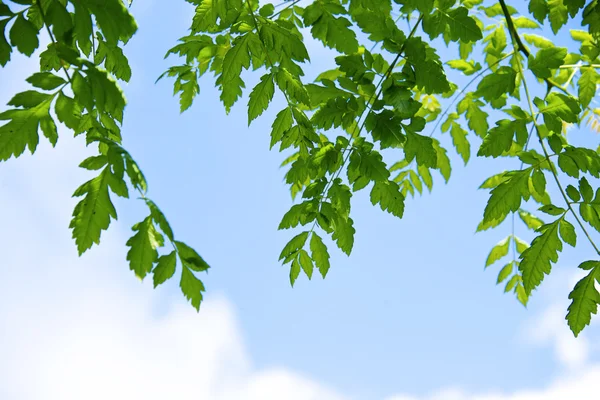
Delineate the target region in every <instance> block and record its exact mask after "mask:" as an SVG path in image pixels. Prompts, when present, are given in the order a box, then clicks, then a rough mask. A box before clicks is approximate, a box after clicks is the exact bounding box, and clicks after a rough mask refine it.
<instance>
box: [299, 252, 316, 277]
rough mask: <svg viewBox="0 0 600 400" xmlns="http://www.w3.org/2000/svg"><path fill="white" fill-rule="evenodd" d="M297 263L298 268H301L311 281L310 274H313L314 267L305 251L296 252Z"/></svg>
mask: <svg viewBox="0 0 600 400" xmlns="http://www.w3.org/2000/svg"><path fill="white" fill-rule="evenodd" d="M298 261H299V262H300V266H301V267H302V270H303V271H304V273H305V274H306V276H308V279H311V278H312V274H313V269H314V265H313V262H312V260H311V259H310V256H309V255H308V253H307V252H306V250H304V249H302V250H300V251H299V252H298Z"/></svg>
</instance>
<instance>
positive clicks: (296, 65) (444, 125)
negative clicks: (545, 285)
mask: <svg viewBox="0 0 600 400" xmlns="http://www.w3.org/2000/svg"><path fill="white" fill-rule="evenodd" d="M186 1H187V2H188V3H191V4H192V5H193V6H194V7H195V12H194V13H193V18H192V20H191V21H190V23H191V26H190V29H189V31H188V32H187V35H186V36H183V37H181V39H180V40H179V42H178V43H177V44H175V45H174V47H173V48H171V49H170V50H168V51H167V53H166V56H165V57H172V59H173V60H177V61H173V63H176V64H177V65H174V66H172V67H170V68H169V69H168V70H167V71H165V73H164V74H163V75H161V76H160V77H159V79H161V78H170V79H171V80H172V81H173V85H174V93H175V94H176V95H177V96H178V97H179V102H180V108H181V112H184V111H186V110H188V109H189V108H190V107H191V106H192V104H193V103H194V102H195V101H197V97H198V96H199V95H200V88H201V84H202V85H210V84H214V85H216V87H217V88H218V90H219V92H220V100H221V101H222V103H223V106H224V107H225V109H226V111H227V112H229V110H231V108H232V107H234V105H236V103H238V102H239V101H240V99H244V100H246V99H247V104H244V105H243V106H244V107H247V114H248V124H251V123H252V122H253V121H254V120H255V119H257V118H259V117H260V116H261V115H262V114H263V113H264V112H265V110H267V108H269V107H276V108H277V110H278V113H277V114H276V117H275V119H274V120H273V122H272V130H271V132H270V137H271V142H270V143H271V148H276V149H277V150H278V151H280V152H284V153H285V157H286V158H285V160H284V161H283V163H282V166H283V167H285V168H286V171H287V172H286V175H285V180H286V183H287V184H288V185H289V186H290V190H291V195H292V198H293V199H294V200H295V204H294V205H292V206H291V208H290V209H289V211H288V212H287V213H285V215H283V217H282V219H281V223H280V225H279V229H290V230H292V229H293V230H294V233H292V234H290V237H291V239H290V240H289V242H288V243H287V244H286V245H285V247H284V248H283V250H282V251H281V255H280V257H279V259H280V261H281V262H282V263H283V264H285V265H288V266H289V269H290V282H291V284H292V285H293V284H294V282H295V281H296V280H297V279H298V277H299V276H300V274H302V273H303V274H305V275H306V276H307V277H308V278H309V279H310V278H311V277H312V275H313V274H314V273H315V270H317V271H318V273H319V274H320V275H322V276H323V277H325V276H326V275H327V272H328V270H329V269H330V268H331V265H330V261H329V260H330V255H329V252H330V248H331V247H332V246H337V247H338V248H339V249H340V250H341V251H342V252H343V253H346V254H348V255H350V253H351V252H352V248H353V245H354V235H355V228H354V224H353V220H352V213H351V203H352V197H353V195H354V194H355V193H356V192H359V191H361V190H363V189H365V190H366V191H368V192H369V197H370V200H371V203H372V204H373V205H374V206H378V207H380V208H381V210H383V211H386V212H388V213H390V214H392V216H394V217H397V218H402V216H403V215H404V213H405V212H410V210H409V209H407V210H405V200H406V198H407V197H409V196H413V197H414V196H416V195H418V194H421V193H423V192H424V191H425V190H428V191H431V190H432V188H433V184H434V180H442V181H445V182H448V180H449V179H450V175H451V162H450V158H449V156H448V151H456V152H457V154H458V155H459V156H460V157H461V158H462V160H463V162H464V164H465V165H466V164H468V162H469V160H470V158H471V155H472V147H474V148H475V149H476V156H477V157H487V158H500V157H503V158H508V159H514V160H516V162H517V165H519V164H520V167H519V168H517V169H514V170H509V171H498V173H497V174H495V175H493V176H491V177H489V179H487V180H485V182H483V183H482V184H481V187H480V188H481V189H484V190H489V200H488V201H487V204H485V205H482V209H483V217H482V220H481V223H480V224H479V226H478V227H477V230H478V231H484V230H488V229H492V228H496V227H498V226H499V225H501V224H503V223H510V224H511V227H512V228H511V230H512V233H511V234H510V235H509V236H508V237H506V238H504V239H502V240H501V241H500V242H499V243H498V244H496V245H495V246H494V247H493V248H492V250H491V251H490V253H489V256H488V258H487V260H486V261H485V265H486V267H488V266H492V265H494V264H496V263H497V262H499V261H501V260H503V259H508V262H507V263H505V265H504V266H503V267H501V268H500V269H499V273H498V277H497V282H498V283H503V284H504V285H505V286H504V288H505V289H504V290H505V292H511V293H514V294H515V296H516V298H517V300H518V301H519V302H521V303H522V304H523V305H526V304H527V302H528V299H529V297H530V296H531V295H532V292H533V291H534V290H535V289H536V288H538V286H539V285H540V284H541V283H542V282H543V280H544V278H545V277H546V275H548V274H550V273H551V271H552V266H553V265H554V264H556V263H557V262H558V260H559V254H560V252H561V251H562V249H563V246H564V245H565V244H567V245H569V246H573V247H575V246H591V248H593V250H594V251H595V252H596V253H597V254H598V258H597V259H596V260H581V264H580V265H579V268H580V269H582V270H583V271H585V276H584V277H583V278H582V279H581V280H580V281H579V282H577V284H576V285H575V287H574V288H573V290H572V292H571V294H570V295H569V298H570V300H571V304H570V306H569V308H568V311H567V314H566V319H567V322H568V324H569V326H570V328H571V330H572V331H573V333H574V334H575V335H576V336H577V335H578V334H579V333H580V332H581V331H582V330H583V329H584V328H585V326H587V325H588V324H589V323H590V320H591V317H592V314H595V313H596V312H597V308H598V304H599V303H600V293H599V292H598V289H597V286H596V284H597V283H598V282H600V249H599V244H597V243H598V232H600V188H598V187H594V186H595V185H596V186H597V182H598V181H597V180H595V179H594V178H596V179H597V178H598V177H599V176H600V154H599V151H600V148H599V149H595V148H592V147H591V146H587V147H586V146H581V145H579V146H578V145H575V144H574V143H572V142H570V141H569V139H568V136H567V134H566V132H567V129H569V127H570V126H571V125H573V124H577V125H580V126H587V129H588V131H590V132H593V131H596V130H598V127H599V126H600V109H596V108H594V106H593V104H594V99H595V97H596V89H597V84H598V82H599V80H600V77H599V74H598V72H597V71H596V70H597V68H600V60H599V56H600V3H599V2H598V0H592V1H586V0H573V1H571V0H530V1H526V2H515V4H514V7H513V6H511V5H510V4H507V2H506V1H505V0H498V1H484V0H393V1H391V0H306V1H300V0H294V1H284V2H282V3H277V4H273V3H267V2H261V3H260V4H259V1H258V0H186ZM516 3H518V4H516ZM128 6H129V4H128V3H127V2H123V1H122V0H13V1H11V2H6V1H2V0H0V33H1V34H0V65H2V66H5V65H6V64H7V63H9V62H10V61H11V58H12V57H13V56H14V53H16V52H18V53H22V54H24V55H26V56H32V55H33V54H34V53H35V52H36V50H38V48H39V46H40V36H42V35H44V36H46V37H47V38H49V44H48V46H47V47H46V48H45V49H43V51H41V52H38V53H39V65H40V69H39V72H36V73H34V74H33V75H32V76H30V77H29V78H27V82H28V83H29V84H30V85H31V87H32V88H31V89H30V90H26V91H24V92H21V93H17V94H15V95H14V97H13V98H12V99H11V100H10V101H9V103H8V106H10V107H11V108H9V109H7V110H6V111H4V112H2V113H0V120H2V121H3V122H2V124H3V125H2V126H0V160H2V161H6V160H8V159H10V158H12V157H19V156H21V155H22V154H23V153H24V152H25V150H26V149H28V150H29V151H30V152H31V153H34V152H35V150H36V147H37V145H38V143H39V140H40V133H41V134H42V135H43V136H44V137H45V138H46V139H47V140H48V141H49V142H50V143H51V144H52V145H53V146H54V145H55V144H56V143H57V140H58V136H59V135H58V132H59V128H58V127H61V126H62V127H63V128H61V129H66V130H70V131H72V132H73V134H74V135H84V136H85V139H86V141H87V144H88V145H93V146H95V148H97V155H95V156H92V157H89V158H87V159H85V160H83V161H82V162H81V164H80V167H81V168H85V169H87V170H91V171H97V176H96V177H95V178H93V179H91V180H90V181H88V182H85V183H83V184H82V185H81V186H80V187H79V188H78V189H77V190H76V191H75V192H74V196H75V197H78V198H81V200H80V201H79V203H78V204H77V206H76V207H75V210H74V211H73V217H72V219H71V222H70V228H71V229H72V232H73V238H74V240H75V244H76V246H77V249H78V251H79V254H83V253H84V252H85V251H87V250H88V249H90V248H91V247H92V246H93V245H94V244H96V245H97V244H99V243H100V239H101V235H102V232H103V231H105V230H107V229H108V227H109V225H110V223H111V221H112V220H115V219H116V218H117V212H116V209H115V207H114V205H113V198H114V197H115V196H119V197H125V198H128V197H129V196H130V195H131V196H137V197H140V198H141V200H142V202H143V204H144V206H145V207H146V208H147V217H146V218H144V219H143V220H142V221H140V222H139V223H137V224H135V225H134V226H133V228H132V229H133V235H132V236H131V238H130V239H129V240H128V241H127V243H126V244H127V246H128V248H129V250H128V253H127V261H128V263H129V266H130V269H131V270H132V271H133V272H134V274H135V275H136V276H137V277H139V278H142V279H143V278H144V277H146V276H147V275H149V274H151V275H152V279H153V282H154V286H155V287H156V286H158V285H161V284H162V283H164V282H166V281H167V280H169V279H171V278H173V277H174V276H175V273H176V271H177V270H178V269H179V271H180V273H179V278H177V279H179V285H180V288H181V291H182V292H183V294H184V295H185V297H186V298H187V299H188V300H189V301H190V302H191V304H192V305H193V306H194V307H195V308H196V309H199V307H200V304H201V302H202V298H203V297H202V296H203V293H204V292H205V287H204V285H203V283H202V281H201V280H200V279H199V277H198V273H199V272H203V271H206V270H207V269H208V268H209V264H208V263H207V262H206V261H205V260H204V259H203V258H202V257H201V255H200V254H199V252H198V251H196V250H195V249H193V248H192V247H190V246H189V245H187V244H186V243H185V242H183V241H182V240H180V238H179V237H178V236H176V235H175V233H174V232H173V230H172V228H171V227H170V225H169V222H168V220H167V217H166V216H165V215H164V214H163V212H162V211H161V209H160V208H159V207H158V205H157V204H155V203H154V202H153V201H152V200H151V198H150V197H148V194H147V182H146V178H145V176H144V174H143V173H142V169H141V167H140V166H139V165H138V164H137V163H136V161H135V160H134V158H133V157H132V155H131V154H130V153H129V152H128V151H127V150H126V149H125V148H124V147H123V146H122V131H121V125H122V122H123V118H124V114H125V112H124V111H125V106H126V101H125V98H124V96H123V92H122V90H121V87H120V85H121V83H122V82H127V81H129V79H130V78H131V76H132V70H131V68H130V65H129V63H128V59H127V56H126V52H125V51H124V49H125V47H126V46H125V45H126V44H127V42H128V41H129V40H130V39H131V37H132V36H133V35H134V34H135V32H136V30H137V24H136V21H135V19H134V16H133V15H132V14H131V13H130V9H129V7H128ZM515 7H516V8H515ZM546 33H548V34H549V35H547V36H549V37H545V36H544V34H546ZM552 34H553V35H556V36H559V35H560V36H564V35H570V37H571V39H572V40H571V41H570V43H571V46H569V47H568V48H567V47H558V46H557V45H556V44H555V40H553V38H552ZM307 35H311V36H312V37H313V38H314V39H316V40H317V41H318V42H320V43H321V44H322V45H323V46H324V47H326V48H329V49H331V50H332V51H333V52H335V54H336V56H335V65H336V68H334V69H331V70H327V71H322V72H321V73H320V74H319V75H318V76H317V77H316V79H314V80H312V81H311V82H309V81H308V80H307V79H306V78H305V76H304V75H305V74H304V70H303V68H306V65H307V64H308V63H310V56H311V55H310V53H309V51H308V49H307V47H306V45H305V42H304V40H303V38H304V37H305V36H307ZM443 47H448V48H449V50H448V52H445V54H450V52H452V53H455V54H456V57H455V58H454V59H442V58H441V56H440V55H439V53H440V49H442V48H443ZM39 50H42V49H39ZM38 53H36V54H38ZM134 72H135V71H133V73H134ZM250 74H255V75H256V76H257V78H259V79H258V80H257V82H258V83H257V84H256V85H253V87H246V81H247V80H248V79H247V78H248V76H249V75H250ZM453 76H456V77H464V76H467V77H468V79H469V80H468V81H467V82H466V83H465V84H462V85H461V86H460V87H459V86H458V85H457V84H455V83H453V82H452V80H451V78H452V77H453ZM245 79H246V80H245ZM211 81H212V83H211ZM276 92H278V93H280V95H281V96H282V99H283V101H282V102H279V101H277V100H274V97H275V94H276ZM245 95H247V97H245ZM446 133H449V135H450V137H451V144H452V147H453V149H447V148H445V147H444V146H443V142H442V141H441V140H440V137H441V136H442V135H443V134H446ZM449 143H450V142H449ZM446 147H448V146H446ZM475 149H474V150H475ZM474 150H473V151H474ZM551 188H552V189H551ZM551 193H552V196H551ZM515 221H517V222H518V221H521V222H522V225H519V226H518V227H515ZM518 229H530V230H532V231H533V232H535V238H534V239H533V241H531V243H528V242H527V241H525V240H523V239H521V238H519V237H518V236H517V232H518ZM578 238H579V242H578V241H577V239H578ZM217 267H218V266H217Z"/></svg>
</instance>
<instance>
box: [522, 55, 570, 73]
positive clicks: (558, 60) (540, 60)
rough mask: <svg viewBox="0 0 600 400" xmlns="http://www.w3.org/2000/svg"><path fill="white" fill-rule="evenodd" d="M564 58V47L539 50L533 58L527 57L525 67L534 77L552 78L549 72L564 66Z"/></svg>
mask: <svg viewBox="0 0 600 400" xmlns="http://www.w3.org/2000/svg"><path fill="white" fill-rule="evenodd" d="M566 56H567V49H566V48H564V47H550V48H547V49H541V50H539V51H538V52H537V54H536V55H535V57H533V55H530V56H529V59H528V63H527V65H528V68H529V69H530V70H531V71H532V72H533V73H534V75H535V76H537V77H538V78H542V79H546V78H550V77H551V76H552V71H551V70H553V69H557V68H559V67H560V66H561V65H563V64H564V61H565V57H566Z"/></svg>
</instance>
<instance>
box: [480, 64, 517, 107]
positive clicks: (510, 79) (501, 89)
mask: <svg viewBox="0 0 600 400" xmlns="http://www.w3.org/2000/svg"><path fill="white" fill-rule="evenodd" d="M516 77H517V73H516V71H515V70H514V69H512V68H510V67H500V68H498V70H497V71H496V72H493V73H491V74H489V75H486V76H485V77H483V79H482V80H481V81H480V82H479V85H477V92H476V95H477V96H479V97H483V98H484V99H485V101H487V102H491V101H493V100H496V99H498V98H499V97H501V96H502V95H503V94H505V93H512V92H514V91H515V79H516Z"/></svg>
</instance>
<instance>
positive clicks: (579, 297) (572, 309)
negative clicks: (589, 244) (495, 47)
mask: <svg viewBox="0 0 600 400" xmlns="http://www.w3.org/2000/svg"><path fill="white" fill-rule="evenodd" d="M587 263H593V267H592V268H591V271H590V272H589V273H588V274H587V275H586V276H585V277H583V278H582V279H581V280H580V281H579V282H577V284H575V288H574V289H573V291H572V292H571V293H570V294H569V299H571V300H572V301H571V304H570V305H569V312H568V313H567V317H566V319H567V322H568V324H569V327H570V328H571V331H573V334H574V335H575V337H577V336H578V335H579V334H580V333H581V331H582V330H583V329H584V328H585V327H586V326H587V325H589V324H590V321H591V319H592V314H596V313H597V312H598V304H600V293H598V289H596V282H597V281H600V279H599V276H598V271H599V270H600V268H599V266H600V262H598V261H588V262H587ZM583 264H585V263H582V264H581V265H583ZM581 265H580V268H581Z"/></svg>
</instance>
